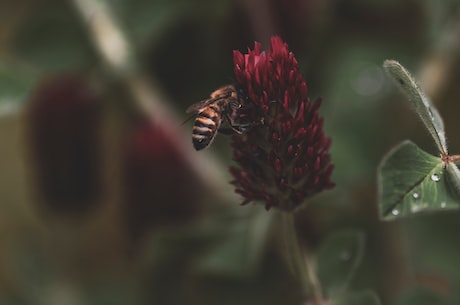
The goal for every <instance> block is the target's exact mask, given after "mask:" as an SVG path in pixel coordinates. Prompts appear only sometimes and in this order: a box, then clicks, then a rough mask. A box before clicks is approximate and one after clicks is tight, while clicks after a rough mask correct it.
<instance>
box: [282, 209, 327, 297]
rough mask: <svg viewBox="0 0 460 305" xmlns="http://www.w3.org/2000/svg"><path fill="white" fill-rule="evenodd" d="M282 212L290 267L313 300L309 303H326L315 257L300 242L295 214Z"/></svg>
mask: <svg viewBox="0 0 460 305" xmlns="http://www.w3.org/2000/svg"><path fill="white" fill-rule="evenodd" d="M281 213H282V214H281V217H282V225H283V235H284V236H283V237H284V241H285V243H286V259H287V263H288V267H289V268H290V269H291V272H292V273H293V274H294V275H295V276H296V277H297V278H298V279H299V281H300V284H301V285H302V289H303V293H304V295H305V296H306V297H308V298H309V299H310V300H311V302H310V303H309V304H318V305H320V304H324V300H323V294H322V289H321V284H320V282H319V280H318V277H317V275H316V271H315V267H314V262H313V259H312V258H311V257H310V256H309V255H307V253H306V252H305V251H304V249H303V248H302V246H301V245H300V243H299V239H298V237H297V233H296V230H295V226H294V214H293V213H287V212H281Z"/></svg>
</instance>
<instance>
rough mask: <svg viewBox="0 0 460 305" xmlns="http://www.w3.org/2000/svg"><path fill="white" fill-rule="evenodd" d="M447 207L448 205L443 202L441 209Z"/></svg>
mask: <svg viewBox="0 0 460 305" xmlns="http://www.w3.org/2000/svg"><path fill="white" fill-rule="evenodd" d="M446 205H447V204H446V203H445V202H444V201H443V202H441V208H443V209H444V208H445V207H446Z"/></svg>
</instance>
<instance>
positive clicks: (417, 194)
mask: <svg viewBox="0 0 460 305" xmlns="http://www.w3.org/2000/svg"><path fill="white" fill-rule="evenodd" d="M412 198H414V199H415V200H417V199H419V198H420V194H419V193H413V194H412Z"/></svg>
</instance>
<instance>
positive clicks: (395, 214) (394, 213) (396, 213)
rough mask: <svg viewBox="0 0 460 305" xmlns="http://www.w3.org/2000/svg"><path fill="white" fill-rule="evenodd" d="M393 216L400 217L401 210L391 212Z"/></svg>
mask: <svg viewBox="0 0 460 305" xmlns="http://www.w3.org/2000/svg"><path fill="white" fill-rule="evenodd" d="M391 214H393V215H394V216H398V215H399V210H398V209H393V211H391Z"/></svg>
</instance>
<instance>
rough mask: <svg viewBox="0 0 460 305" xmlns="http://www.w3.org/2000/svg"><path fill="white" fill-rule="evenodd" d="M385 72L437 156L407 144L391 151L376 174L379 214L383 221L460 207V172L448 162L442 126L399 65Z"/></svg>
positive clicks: (388, 65)
mask: <svg viewBox="0 0 460 305" xmlns="http://www.w3.org/2000/svg"><path fill="white" fill-rule="evenodd" d="M383 66H384V68H385V69H386V70H387V72H388V74H389V75H390V76H391V77H392V78H393V79H394V80H395V81H396V83H397V84H398V85H399V87H400V88H401V89H402V91H403V92H404V93H405V94H406V95H407V96H408V98H409V100H410V101H411V103H412V106H413V107H414V110H415V111H416V113H417V114H418V115H419V117H420V118H421V120H422V122H423V124H424V125H425V127H426V129H427V130H428V131H429V132H430V134H431V136H432V138H433V140H434V142H435V144H436V146H437V148H438V151H439V154H440V157H435V156H432V155H430V154H428V153H426V152H424V151H423V150H421V149H420V148H419V147H418V146H417V145H415V144H414V143H412V142H410V141H405V142H403V143H401V144H400V145H398V146H396V147H395V148H393V149H392V150H391V151H390V152H389V153H388V154H387V155H386V156H385V157H384V158H383V160H382V163H381V165H380V167H379V170H378V180H379V181H378V186H379V210H380V216H381V217H382V218H383V219H386V220H389V219H395V218H399V217H401V216H407V215H410V214H413V213H418V212H422V211H423V212H428V211H438V210H445V209H454V208H459V207H460V202H459V201H458V200H459V198H460V197H458V194H459V190H460V171H459V170H458V168H457V166H456V165H455V164H454V163H453V162H452V161H451V160H449V156H448V154H447V152H448V150H447V142H446V136H445V131H444V122H443V120H442V118H441V115H440V114H439V112H438V110H437V109H436V108H435V107H434V106H433V104H432V103H431V101H430V100H429V99H428V98H427V97H426V95H425V93H424V92H423V91H422V89H421V88H420V86H419V85H418V84H417V82H416V81H415V79H414V78H413V77H412V76H411V75H410V73H409V72H408V71H407V70H406V69H405V68H404V67H403V66H402V65H401V64H400V63H398V62H396V61H393V60H387V61H385V62H384V65H383Z"/></svg>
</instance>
